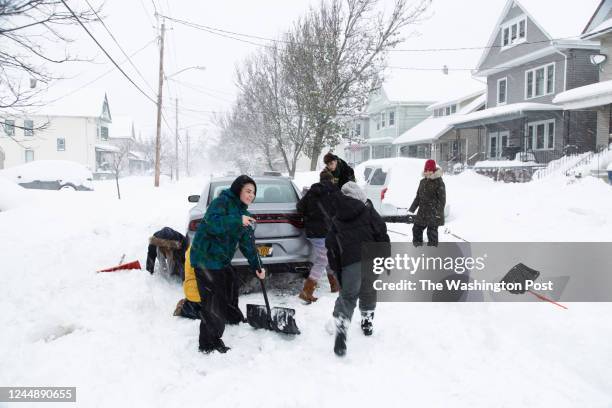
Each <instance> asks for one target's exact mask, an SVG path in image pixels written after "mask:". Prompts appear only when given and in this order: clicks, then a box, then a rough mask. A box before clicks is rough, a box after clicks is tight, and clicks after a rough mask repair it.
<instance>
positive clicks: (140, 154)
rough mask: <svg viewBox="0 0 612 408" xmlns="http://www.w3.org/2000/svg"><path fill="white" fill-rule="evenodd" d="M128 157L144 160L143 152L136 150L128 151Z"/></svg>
mask: <svg viewBox="0 0 612 408" xmlns="http://www.w3.org/2000/svg"><path fill="white" fill-rule="evenodd" d="M129 158H130V159H134V160H139V161H146V158H145V154H144V153H143V152H138V151H136V150H130V151H129Z"/></svg>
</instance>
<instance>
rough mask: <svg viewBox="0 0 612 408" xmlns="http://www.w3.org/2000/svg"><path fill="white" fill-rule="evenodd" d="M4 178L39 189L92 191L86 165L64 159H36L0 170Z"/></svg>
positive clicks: (91, 176) (23, 185)
mask: <svg viewBox="0 0 612 408" xmlns="http://www.w3.org/2000/svg"><path fill="white" fill-rule="evenodd" d="M0 177H3V178H6V179H8V180H11V181H13V182H14V183H17V184H19V185H20V186H22V187H24V188H34V189H41V190H73V191H76V190H78V191H92V190H93V184H92V180H93V175H92V174H91V171H89V169H87V167H85V166H83V165H81V164H79V163H76V162H71V161H66V160H36V161H32V162H29V163H26V164H22V165H19V166H14V167H10V168H8V169H5V170H0Z"/></svg>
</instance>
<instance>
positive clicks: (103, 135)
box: [100, 126, 108, 140]
mask: <svg viewBox="0 0 612 408" xmlns="http://www.w3.org/2000/svg"><path fill="white" fill-rule="evenodd" d="M100 138H101V139H102V140H108V128H107V127H106V126H101V127H100Z"/></svg>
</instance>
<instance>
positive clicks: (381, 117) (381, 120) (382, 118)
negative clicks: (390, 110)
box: [380, 112, 386, 128]
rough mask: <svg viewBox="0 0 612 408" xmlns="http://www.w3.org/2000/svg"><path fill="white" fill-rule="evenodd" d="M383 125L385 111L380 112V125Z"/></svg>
mask: <svg viewBox="0 0 612 408" xmlns="http://www.w3.org/2000/svg"><path fill="white" fill-rule="evenodd" d="M385 126H386V125H385V112H382V113H381V114H380V127H382V128H384V127H385Z"/></svg>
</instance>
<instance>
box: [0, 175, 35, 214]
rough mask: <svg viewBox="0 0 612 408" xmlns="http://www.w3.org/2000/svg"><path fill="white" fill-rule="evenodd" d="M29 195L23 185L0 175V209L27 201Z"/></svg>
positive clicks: (3, 209) (16, 205)
mask: <svg viewBox="0 0 612 408" xmlns="http://www.w3.org/2000/svg"><path fill="white" fill-rule="evenodd" d="M29 200H30V195H29V194H28V191H27V190H25V189H24V188H23V187H21V186H19V185H17V184H15V183H13V182H12V181H10V180H7V179H3V178H1V177H0V211H6V210H10V209H11V208H16V207H18V206H20V205H23V204H26V203H28V201H29Z"/></svg>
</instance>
